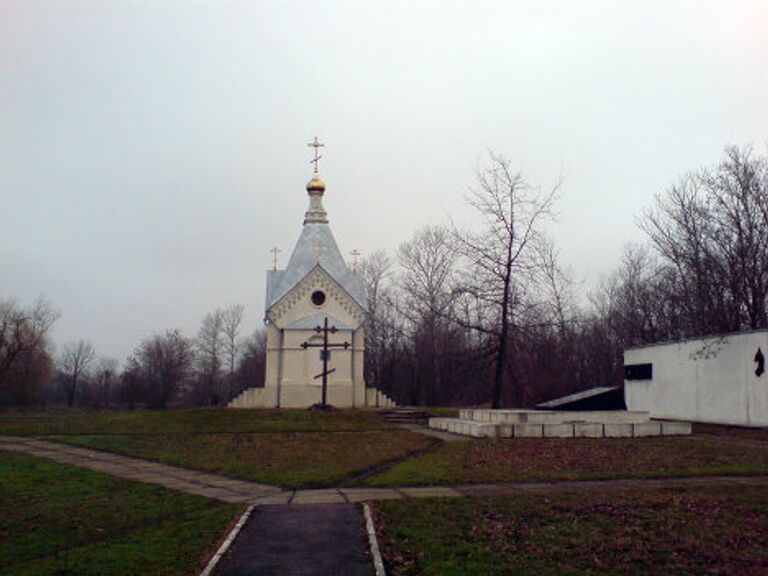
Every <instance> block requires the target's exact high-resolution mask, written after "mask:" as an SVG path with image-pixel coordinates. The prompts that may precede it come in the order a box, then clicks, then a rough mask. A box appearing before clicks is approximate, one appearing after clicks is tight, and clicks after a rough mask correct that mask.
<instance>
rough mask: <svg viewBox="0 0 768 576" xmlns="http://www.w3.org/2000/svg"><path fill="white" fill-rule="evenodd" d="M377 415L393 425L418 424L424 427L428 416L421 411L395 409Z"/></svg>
mask: <svg viewBox="0 0 768 576" xmlns="http://www.w3.org/2000/svg"><path fill="white" fill-rule="evenodd" d="M379 415H380V416H381V417H382V419H383V420H385V421H387V422H393V423H395V424H420V425H424V424H426V423H427V421H428V420H429V415H428V414H427V413H426V412H424V411H421V410H414V409H413V408H395V409H394V410H382V411H380V412H379Z"/></svg>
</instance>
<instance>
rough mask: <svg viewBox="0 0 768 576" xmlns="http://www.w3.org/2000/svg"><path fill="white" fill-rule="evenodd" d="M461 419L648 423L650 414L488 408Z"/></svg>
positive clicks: (462, 415)
mask: <svg viewBox="0 0 768 576" xmlns="http://www.w3.org/2000/svg"><path fill="white" fill-rule="evenodd" d="M459 418H461V419H462V420H472V421H474V422H490V423H494V424H523V423H528V424H568V423H570V422H598V423H605V422H630V423H632V422H647V421H648V420H649V419H650V413H649V412H643V411H627V410H585V411H580V412H578V411H573V412H571V411H568V412H566V411H562V412H561V411H554V410H552V411H549V410H492V409H487V408H480V409H478V408H463V409H461V410H460V411H459Z"/></svg>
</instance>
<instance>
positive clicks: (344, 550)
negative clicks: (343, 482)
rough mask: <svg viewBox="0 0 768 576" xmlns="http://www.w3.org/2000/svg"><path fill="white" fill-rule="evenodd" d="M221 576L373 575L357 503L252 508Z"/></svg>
mask: <svg viewBox="0 0 768 576" xmlns="http://www.w3.org/2000/svg"><path fill="white" fill-rule="evenodd" d="M215 573H216V574H217V575H221V576H250V575H257V574H258V575H259V576H298V575H301V576H372V575H373V574H374V570H373V562H372V561H371V559H370V554H369V552H368V537H367V534H366V532H365V521H364V519H363V515H362V511H361V509H360V507H359V505H358V504H311V505H305V506H287V505H273V506H261V507H259V508H257V509H256V510H254V512H253V514H252V515H251V517H250V518H249V519H248V522H247V523H246V524H245V526H243V528H242V530H241V531H240V533H239V534H238V536H237V538H236V539H235V542H234V543H233V544H232V547H231V548H230V549H229V551H228V552H227V554H226V555H225V556H224V558H223V559H222V561H221V563H220V564H219V566H218V569H217V570H216V572H215Z"/></svg>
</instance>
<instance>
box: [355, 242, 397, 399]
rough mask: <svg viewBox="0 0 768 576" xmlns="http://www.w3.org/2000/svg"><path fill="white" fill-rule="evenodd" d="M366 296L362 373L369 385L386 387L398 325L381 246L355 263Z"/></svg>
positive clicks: (387, 261)
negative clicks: (364, 350) (366, 312)
mask: <svg viewBox="0 0 768 576" xmlns="http://www.w3.org/2000/svg"><path fill="white" fill-rule="evenodd" d="M358 270H359V273H360V275H361V276H362V278H363V283H364V285H365V290H366V295H367V299H368V315H367V320H366V329H365V349H366V360H365V377H366V381H367V382H368V384H369V385H372V386H376V387H378V388H380V389H382V390H385V391H389V390H390V388H391V385H392V381H393V379H392V370H391V368H392V365H393V364H394V362H395V361H396V358H395V356H396V354H397V352H396V348H397V343H398V340H399V335H400V334H399V326H398V320H397V313H396V311H395V306H394V294H393V290H394V286H393V282H392V262H391V260H390V258H389V256H387V254H386V253H385V252H383V251H381V250H379V251H376V252H373V253H371V255H370V256H368V257H367V258H364V259H363V260H362V261H361V262H360V266H359V267H358Z"/></svg>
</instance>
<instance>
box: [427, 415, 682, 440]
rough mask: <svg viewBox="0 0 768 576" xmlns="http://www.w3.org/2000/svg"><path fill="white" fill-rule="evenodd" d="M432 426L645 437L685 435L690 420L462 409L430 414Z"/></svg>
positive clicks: (482, 434)
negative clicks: (452, 413)
mask: <svg viewBox="0 0 768 576" xmlns="http://www.w3.org/2000/svg"><path fill="white" fill-rule="evenodd" d="M429 427H430V428H433V429H435V430H443V431H446V432H451V433H453V434H461V435H463V436H469V437H472V438H643V437H648V436H685V435H689V434H691V432H692V425H691V423H690V422H678V421H665V420H651V418H650V414H649V413H648V412H638V411H634V412H632V411H623V410H611V411H607V410H603V411H589V412H586V411H585V412H567V411H563V412H554V411H540V410H488V409H470V408H467V409H462V410H461V411H460V413H459V418H430V419H429Z"/></svg>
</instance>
